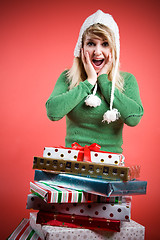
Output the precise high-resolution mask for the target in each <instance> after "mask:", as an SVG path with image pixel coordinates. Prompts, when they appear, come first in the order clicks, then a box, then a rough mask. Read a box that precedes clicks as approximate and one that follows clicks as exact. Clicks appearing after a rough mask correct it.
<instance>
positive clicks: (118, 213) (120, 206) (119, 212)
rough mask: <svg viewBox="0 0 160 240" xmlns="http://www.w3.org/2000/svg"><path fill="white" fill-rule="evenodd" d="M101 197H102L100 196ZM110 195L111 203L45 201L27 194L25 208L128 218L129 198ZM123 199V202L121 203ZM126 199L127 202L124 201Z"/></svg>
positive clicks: (120, 218) (124, 219)
mask: <svg viewBox="0 0 160 240" xmlns="http://www.w3.org/2000/svg"><path fill="white" fill-rule="evenodd" d="M102 198H103V197H102ZM118 198H119V197H115V198H114V197H112V198H111V199H110V200H109V201H112V203H109V202H108V203H100V202H99V203H80V204H77V203H73V204H72V203H70V204H69V203H60V204H59V203H56V204H53V203H46V202H45V201H44V200H43V199H42V198H40V197H38V196H36V195H34V194H29V195H28V198H27V206H26V207H27V209H34V210H42V211H46V212H60V213H64V214H76V215H83V216H90V217H100V218H106V219H115V220H122V221H129V220H130V212H131V198H128V199H127V200H126V199H125V198H122V199H121V201H119V200H118ZM122 201H123V203H122ZM124 201H127V202H124Z"/></svg>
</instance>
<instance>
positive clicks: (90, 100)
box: [74, 10, 120, 123]
mask: <svg viewBox="0 0 160 240" xmlns="http://www.w3.org/2000/svg"><path fill="white" fill-rule="evenodd" d="M96 23H100V24H103V25H105V26H106V27H108V28H109V29H110V30H111V31H112V32H113V34H114V37H115V44H116V52H117V59H116V63H115V70H114V73H113V79H112V89H111V98H110V110H108V111H107V112H106V113H105V114H104V115H103V121H107V122H108V123H110V122H114V121H116V120H117V119H118V118H119V117H120V113H119V112H118V110H117V109H115V108H113V100H114V90H115V82H116V74H117V71H118V66H119V54H120V41H119V29H118V26H117V24H116V22H115V21H114V19H113V17H112V16H111V15H110V14H107V13H104V12H102V11H101V10H98V11H97V12H95V13H94V14H92V15H90V16H89V17H88V18H87V19H86V20H85V21H84V23H83V25H82V27H81V29H80V33H79V37H78V41H77V44H76V47H75V50H74V56H75V57H80V51H81V48H82V36H83V33H84V31H85V30H86V29H87V28H88V27H90V26H91V25H93V24H96ZM96 90H97V84H96V85H95V88H94V91H93V94H91V95H89V96H88V97H87V99H86V101H85V102H86V104H87V105H88V106H91V107H97V106H99V105H100V104H101V100H100V99H99V98H98V97H97V96H95V94H96Z"/></svg>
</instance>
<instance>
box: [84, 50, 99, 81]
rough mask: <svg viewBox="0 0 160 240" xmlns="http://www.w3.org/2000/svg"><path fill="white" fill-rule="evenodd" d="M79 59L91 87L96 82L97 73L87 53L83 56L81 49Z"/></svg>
mask: <svg viewBox="0 0 160 240" xmlns="http://www.w3.org/2000/svg"><path fill="white" fill-rule="evenodd" d="M81 59H82V62H83V65H84V69H85V71H86V74H87V77H88V78H87V80H88V82H89V83H91V84H92V85H95V84H96V82H97V73H96V71H95V69H94V67H93V65H92V63H91V61H90V58H89V54H88V52H86V54H85V55H84V50H83V48H82V49H81Z"/></svg>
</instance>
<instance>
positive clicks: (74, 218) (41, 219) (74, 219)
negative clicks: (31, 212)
mask: <svg viewBox="0 0 160 240" xmlns="http://www.w3.org/2000/svg"><path fill="white" fill-rule="evenodd" d="M36 223H40V224H43V225H51V226H60V227H70V228H87V229H93V230H104V231H114V232H120V221H118V220H108V219H105V218H96V217H92V218H91V217H88V216H78V215H75V214H73V215H70V214H61V213H56V214H55V213H50V212H43V211H39V212H38V214H37V220H36Z"/></svg>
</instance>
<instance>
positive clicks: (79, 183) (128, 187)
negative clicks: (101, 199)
mask: <svg viewBox="0 0 160 240" xmlns="http://www.w3.org/2000/svg"><path fill="white" fill-rule="evenodd" d="M34 180H35V181H47V182H48V183H52V184H54V185H57V186H64V187H67V188H68V187H69V188H71V189H76V190H83V191H85V192H89V193H93V194H98V195H101V196H107V197H111V196H125V195H130V196H131V195H139V194H146V187H147V182H146V181H138V180H132V181H127V182H123V181H109V180H106V179H96V178H88V177H82V176H75V175H71V174H66V173H65V174H63V173H61V174H55V173H51V172H45V171H40V170H35V177H34Z"/></svg>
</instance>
